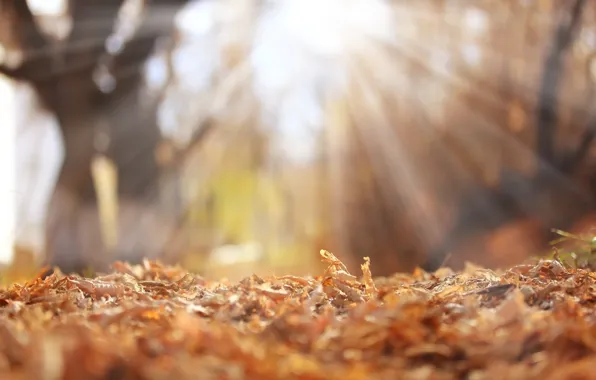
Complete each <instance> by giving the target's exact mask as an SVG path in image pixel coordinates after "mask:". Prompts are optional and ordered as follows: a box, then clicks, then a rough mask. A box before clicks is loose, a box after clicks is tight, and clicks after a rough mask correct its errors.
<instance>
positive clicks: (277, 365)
mask: <svg viewBox="0 0 596 380" xmlns="http://www.w3.org/2000/svg"><path fill="white" fill-rule="evenodd" d="M321 256H322V259H323V261H324V262H326V264H328V269H327V270H326V271H325V273H323V275H321V276H318V277H313V278H308V277H294V276H282V277H271V278H259V277H256V276H253V277H251V278H247V279H245V280H243V281H241V282H239V283H227V282H208V281H205V280H204V279H202V278H201V277H199V276H194V275H191V274H188V273H186V272H184V271H183V270H182V269H180V268H172V267H165V266H161V265H159V264H157V263H153V262H146V263H144V265H140V266H130V265H127V264H124V263H116V264H115V265H114V272H113V273H111V274H108V275H105V276H100V277H97V278H94V279H84V278H81V277H78V276H65V275H62V274H59V273H55V274H53V275H51V276H50V277H47V278H45V279H42V278H37V279H35V280H33V281H31V282H29V283H26V284H24V285H12V286H11V287H9V288H7V289H2V290H0V315H1V317H0V374H1V376H0V378H2V379H73V380H76V379H155V380H158V379H173V378H174V379H180V380H182V379H247V378H250V379H291V378H297V379H416V380H418V379H474V380H480V379H534V378H541V379H590V378H596V371H595V370H594V369H595V368H596V354H595V352H596V313H595V301H596V273H593V272H590V271H587V270H583V269H572V268H569V267H567V266H566V265H565V264H563V263H561V262H559V261H557V260H546V261H540V262H537V263H535V264H528V265H520V266H517V267H514V268H511V269H509V270H507V271H503V272H494V271H491V270H487V269H482V268H477V267H473V266H471V265H470V266H468V267H467V268H466V269H465V270H464V271H462V272H457V273H454V272H452V271H450V270H448V269H441V270H439V271H438V272H436V273H434V274H430V273H424V272H422V271H416V272H415V273H413V274H412V275H395V276H394V277H392V278H382V279H373V278H372V277H371V274H370V270H369V264H368V261H365V264H364V265H363V266H362V274H359V275H358V276H354V275H352V274H350V273H348V271H347V269H346V268H345V266H344V265H343V264H342V263H341V262H340V261H339V260H338V259H337V258H336V257H335V256H333V255H332V254H331V253H328V252H325V251H322V252H321Z"/></svg>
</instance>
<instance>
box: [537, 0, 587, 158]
mask: <svg viewBox="0 0 596 380" xmlns="http://www.w3.org/2000/svg"><path fill="white" fill-rule="evenodd" d="M585 5H586V1H585V0H575V2H574V4H573V6H572V8H571V9H570V11H569V12H564V14H563V15H562V19H561V20H560V21H559V25H558V27H557V28H556V30H555V34H554V38H553V43H552V46H551V49H550V51H549V52H548V54H547V56H546V59H545V61H544V66H543V72H542V81H541V87H540V90H539V93H538V107H537V121H536V123H537V131H538V156H539V157H540V158H541V159H542V160H544V162H545V163H546V164H551V165H552V164H557V158H556V157H555V147H554V136H555V128H556V126H557V121H558V113H557V103H558V92H559V87H560V82H561V77H562V75H563V57H564V55H565V53H566V51H567V50H568V49H569V47H570V46H571V44H572V42H573V39H574V37H575V35H576V34H577V31H578V29H579V27H580V24H581V15H582V12H583V9H584V7H585ZM557 166H558V165H557Z"/></svg>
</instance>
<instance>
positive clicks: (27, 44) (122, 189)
mask: <svg viewBox="0 0 596 380" xmlns="http://www.w3.org/2000/svg"><path fill="white" fill-rule="evenodd" d="M185 3H186V1H181V0H168V1H166V0H153V1H148V2H144V1H124V0H102V1H93V0H70V1H67V2H66V11H67V15H66V21H67V22H70V28H68V26H69V25H66V26H63V27H64V28H66V30H67V31H68V29H70V32H68V33H63V35H62V36H60V37H59V38H56V36H52V35H48V33H43V32H42V30H41V29H40V28H39V22H38V21H39V20H38V19H37V17H36V15H34V13H33V12H32V10H31V8H30V7H29V5H28V4H29V2H27V1H13V0H0V44H1V46H3V47H4V48H5V50H6V49H9V50H10V51H11V52H14V53H15V54H16V53H18V54H20V55H21V56H22V59H21V60H20V61H19V60H16V62H11V61H7V60H6V59H5V60H4V61H1V60H0V73H2V74H4V75H7V76H9V77H11V78H14V79H16V80H20V81H26V82H28V83H30V84H32V85H33V86H34V88H35V89H36V91H37V92H38V94H39V97H40V98H41V100H42V102H43V104H44V105H45V107H47V108H48V109H49V110H50V111H51V112H53V113H54V114H55V115H56V118H57V120H58V122H59V124H60V127H61V131H62V137H63V140H64V145H65V159H64V162H63V165H62V168H61V171H60V175H59V179H58V181H57V184H56V188H55V191H54V194H53V196H52V200H51V204H50V210H49V214H48V221H47V227H46V228H47V233H46V236H47V239H46V255H47V259H48V263H49V264H51V265H59V266H60V267H61V268H63V269H64V270H66V271H70V270H79V271H80V270H82V268H83V267H86V266H88V265H94V266H95V267H96V268H98V269H104V268H105V264H106V263H105V257H104V256H105V254H106V252H105V250H104V249H103V248H102V241H101V238H100V233H99V223H98V214H97V206H96V194H95V190H94V186H93V180H92V175H91V162H92V160H93V157H94V155H95V154H96V153H98V152H99V153H103V154H106V155H107V156H108V157H110V158H111V159H112V160H113V161H114V162H115V164H116V167H117V170H118V184H119V186H118V193H119V197H121V198H122V199H124V201H122V204H123V205H126V203H127V202H128V201H130V202H133V203H140V204H143V203H146V204H153V203H155V199H156V197H157V196H158V191H159V189H158V186H157V179H158V175H159V168H158V165H157V163H156V160H155V150H156V145H157V142H158V140H159V130H158V127H157V122H156V102H155V101H152V100H151V99H149V100H148V99H147V98H146V97H143V94H142V92H141V87H142V81H141V78H142V70H141V68H142V65H143V63H144V62H145V60H146V58H147V57H148V56H149V55H150V54H151V53H152V52H153V49H154V45H155V43H156V41H157V40H158V38H160V37H162V36H167V35H168V34H169V33H170V32H171V29H172V24H173V19H174V16H175V14H176V11H177V10H178V9H179V8H180V7H181V6H182V5H183V4H185ZM124 7H128V9H125V8H124ZM135 7H136V8H135ZM126 10H127V11H128V12H129V13H130V14H128V15H127V14H126V12H124V11H126ZM135 10H139V11H140V13H135ZM119 17H121V18H124V19H123V20H121V21H120V24H118V21H119ZM62 21H65V20H62ZM135 22H138V23H139V24H138V25H137V27H136V28H133V29H132V30H126V28H127V27H132V26H134V25H135V24H134V23H135ZM127 23H128V26H126V25H127ZM119 25H120V27H121V28H122V27H124V32H125V33H123V35H121V36H118V35H116V34H115V30H116V29H117V27H118V26H119ZM127 33H128V35H127ZM110 37H112V39H111V40H110ZM110 43H111V45H110ZM13 56H14V54H13ZM13 61H15V60H14V59H13ZM98 136H99V137H100V138H99V139H98ZM101 137H103V138H104V141H102V140H101ZM106 137H107V139H105V138H106ZM106 142H107V144H106ZM136 209H137V210H142V209H143V208H142V207H137V208H136ZM136 218H142V214H138V213H137V216H136ZM133 219H134V218H133ZM132 233H134V234H135V236H137V237H138V238H141V237H146V236H147V235H148V236H149V237H150V236H151V234H150V233H149V234H147V232H144V233H143V232H141V233H139V232H138V231H137V232H132ZM148 246H149V245H148V244H144V245H143V246H142V248H147V247H148ZM119 249H120V250H121V252H116V254H117V255H125V257H126V256H127V255H130V254H131V252H124V251H131V250H135V249H141V248H140V247H138V246H136V244H135V243H133V244H130V243H129V244H128V246H127V247H121V248H119ZM155 249H158V248H155ZM145 254H147V252H136V255H137V258H138V257H139V256H141V255H145ZM133 259H134V256H133Z"/></svg>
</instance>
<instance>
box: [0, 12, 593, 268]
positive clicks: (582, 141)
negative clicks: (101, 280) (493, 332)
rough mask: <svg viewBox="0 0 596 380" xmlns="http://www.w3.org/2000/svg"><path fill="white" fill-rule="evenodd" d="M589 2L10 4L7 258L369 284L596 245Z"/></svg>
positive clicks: (15, 263) (4, 164) (3, 98)
mask: <svg viewBox="0 0 596 380" xmlns="http://www.w3.org/2000/svg"><path fill="white" fill-rule="evenodd" d="M595 53H596V4H595V3H594V2H590V1H585V0H584V1H582V0H502V1H498V2H495V1H477V0H476V1H472V0H458V1H454V0H418V1H416V2H412V1H406V0H219V1H216V0H194V1H184V0H102V1H93V0H27V1H14V0H0V178H2V182H1V183H2V186H0V243H1V247H0V259H1V262H2V263H3V265H4V266H5V273H8V274H7V275H6V276H13V277H18V276H26V275H27V274H28V273H33V272H35V271H36V270H38V268H39V266H40V265H58V266H60V267H61V268H62V269H63V270H64V271H79V272H84V271H85V270H88V269H93V270H100V271H104V270H107V269H108V268H109V264H110V263H111V262H113V261H114V260H124V261H131V262H140V261H141V260H142V258H145V257H146V258H151V259H156V258H158V259H160V260H162V261H163V262H166V263H179V264H181V265H183V266H185V267H187V268H189V269H191V270H193V271H198V272H200V273H202V274H204V275H206V276H208V277H213V278H218V277H223V276H226V277H229V278H237V277H240V276H245V275H250V274H252V273H253V272H256V273H259V274H267V273H277V274H282V273H283V274H290V273H291V274H308V273H318V271H319V270H320V268H319V258H318V252H319V250H320V249H327V250H330V251H332V252H334V253H335V254H336V255H337V256H338V257H340V258H341V259H342V260H345V262H346V263H347V265H348V266H349V267H350V268H351V269H353V270H357V269H358V265H359V264H360V263H361V262H362V257H364V256H369V257H371V260H372V270H373V274H376V275H386V274H391V273H393V272H395V271H408V270H412V269H413V268H415V267H416V266H422V267H424V268H426V269H436V268H437V267H438V266H440V265H441V264H446V265H447V266H451V267H453V268H460V267H462V266H463V264H464V263H465V262H466V261H473V262H475V263H478V264H481V265H486V266H489V267H498V266H505V265H512V264H514V263H518V262H521V261H523V260H524V259H525V258H528V257H530V256H535V255H540V254H543V253H544V252H547V251H548V242H549V241H550V240H551V239H552V238H553V235H552V231H551V230H552V228H558V229H563V230H567V231H572V232H576V233H588V234H589V233H590V231H591V228H592V222H593V221H594V222H596V218H594V206H595V202H594V200H595V195H596V171H595V170H594V169H595V164H596V159H595V153H596V152H595V149H594V148H593V144H592V140H593V139H594V134H595V133H596V129H595V128H596V98H595V97H594V90H595V89H596V87H595V86H596V82H595V81H596V59H595Z"/></svg>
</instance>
